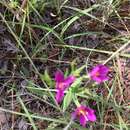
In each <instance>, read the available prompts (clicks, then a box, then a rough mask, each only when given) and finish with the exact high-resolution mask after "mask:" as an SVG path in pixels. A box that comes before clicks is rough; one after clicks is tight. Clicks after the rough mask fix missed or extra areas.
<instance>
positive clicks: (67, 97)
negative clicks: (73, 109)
mask: <svg viewBox="0 0 130 130" xmlns="http://www.w3.org/2000/svg"><path fill="white" fill-rule="evenodd" d="M72 97H73V93H72V92H71V90H69V91H68V92H67V94H66V95H65V98H64V101H63V112H65V110H66V109H67V108H68V106H69V104H70V103H71V101H72Z"/></svg>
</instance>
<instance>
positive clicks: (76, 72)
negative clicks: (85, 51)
mask: <svg viewBox="0 0 130 130" xmlns="http://www.w3.org/2000/svg"><path fill="white" fill-rule="evenodd" d="M85 67H86V65H83V66H81V67H80V68H78V69H76V70H75V71H74V72H72V74H73V75H74V76H80V73H81V71H82V70H83V69H84V68H85Z"/></svg>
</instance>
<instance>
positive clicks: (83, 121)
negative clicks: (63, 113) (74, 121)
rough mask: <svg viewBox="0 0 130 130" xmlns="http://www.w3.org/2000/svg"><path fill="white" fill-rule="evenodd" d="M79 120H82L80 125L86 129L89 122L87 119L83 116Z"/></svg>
mask: <svg viewBox="0 0 130 130" xmlns="http://www.w3.org/2000/svg"><path fill="white" fill-rule="evenodd" d="M79 120H80V124H81V125H82V126H83V127H85V125H86V123H87V121H88V119H87V117H85V116H83V115H81V116H80V117H79Z"/></svg>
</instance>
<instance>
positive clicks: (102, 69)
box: [89, 64, 109, 84]
mask: <svg viewBox="0 0 130 130" xmlns="http://www.w3.org/2000/svg"><path fill="white" fill-rule="evenodd" d="M108 72H109V68H108V67H106V66H105V65H102V64H100V65H97V66H95V67H94V68H93V69H92V70H91V71H90V73H89V76H90V78H91V79H92V80H94V81H96V82H97V83H98V84H100V83H102V82H104V81H106V80H108V79H109V78H108V76H107V74H108Z"/></svg>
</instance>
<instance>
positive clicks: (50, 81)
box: [41, 70, 53, 86]
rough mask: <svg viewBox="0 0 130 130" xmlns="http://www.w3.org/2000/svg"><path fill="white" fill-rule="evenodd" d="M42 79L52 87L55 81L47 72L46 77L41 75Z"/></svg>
mask: <svg viewBox="0 0 130 130" xmlns="http://www.w3.org/2000/svg"><path fill="white" fill-rule="evenodd" d="M41 78H42V79H43V80H44V81H45V82H46V83H47V85H49V86H52V85H53V81H52V79H51V77H50V76H49V74H48V72H47V70H45V72H44V75H41Z"/></svg>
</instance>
